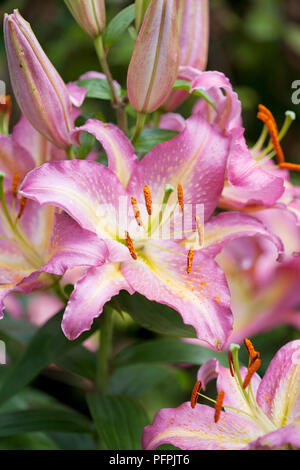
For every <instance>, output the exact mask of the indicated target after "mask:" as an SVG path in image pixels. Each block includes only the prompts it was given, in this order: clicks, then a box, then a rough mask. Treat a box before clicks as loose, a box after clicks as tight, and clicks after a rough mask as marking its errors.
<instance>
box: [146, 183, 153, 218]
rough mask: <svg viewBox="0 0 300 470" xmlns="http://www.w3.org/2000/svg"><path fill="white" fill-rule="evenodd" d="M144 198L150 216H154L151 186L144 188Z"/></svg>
mask: <svg viewBox="0 0 300 470" xmlns="http://www.w3.org/2000/svg"><path fill="white" fill-rule="evenodd" d="M144 197H145V204H146V209H147V212H148V215H151V214H152V196H151V191H150V188H149V186H147V185H146V186H145V187H144Z"/></svg>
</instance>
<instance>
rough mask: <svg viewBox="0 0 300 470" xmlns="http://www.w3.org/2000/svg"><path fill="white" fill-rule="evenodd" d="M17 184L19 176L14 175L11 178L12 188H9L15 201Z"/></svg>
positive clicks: (17, 174)
mask: <svg viewBox="0 0 300 470" xmlns="http://www.w3.org/2000/svg"><path fill="white" fill-rule="evenodd" d="M19 182H20V175H19V173H15V174H14V176H13V180H12V187H11V190H12V193H13V197H14V198H15V199H16V198H17V196H18V186H19Z"/></svg>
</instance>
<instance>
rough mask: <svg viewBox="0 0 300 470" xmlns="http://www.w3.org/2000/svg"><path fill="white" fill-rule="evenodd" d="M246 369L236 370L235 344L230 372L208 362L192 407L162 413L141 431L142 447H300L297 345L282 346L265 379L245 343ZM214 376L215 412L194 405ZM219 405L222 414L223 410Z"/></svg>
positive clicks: (299, 349)
mask: <svg viewBox="0 0 300 470" xmlns="http://www.w3.org/2000/svg"><path fill="white" fill-rule="evenodd" d="M245 345H246V347H247V351H248V354H249V365H248V368H245V367H242V368H240V367H239V362H238V346H235V345H233V346H232V348H231V354H230V356H229V361H230V363H229V365H230V367H229V369H228V368H225V367H223V366H221V365H220V364H219V363H218V361H217V360H216V359H210V360H209V361H208V362H207V363H205V364H204V365H203V366H202V367H201V368H200V370H199V372H198V381H197V384H196V386H195V388H194V391H193V394H192V399H191V403H189V402H188V403H184V404H182V405H181V406H179V407H178V408H175V409H163V410H160V411H159V412H158V413H157V415H156V417H155V419H154V422H153V424H152V425H151V426H147V427H146V428H145V429H144V432H143V440H142V447H143V449H148V450H151V449H156V448H157V447H158V446H160V445H162V444H172V445H174V446H176V447H179V448H181V449H184V450H229V449H232V450H239V449H240V450H242V449H244V450H256V449H257V450H259V449H260V450H262V449H264V450H275V449H300V409H299V402H300V341H299V340H297V341H292V342H290V343H288V344H286V345H285V346H283V347H282V348H281V349H280V350H279V351H278V352H277V354H276V355H275V357H274V358H273V360H272V361H271V363H270V365H269V367H268V369H267V371H266V373H265V375H264V377H263V379H260V377H259V376H258V374H257V373H256V371H257V369H258V368H259V366H260V363H261V359H260V357H259V353H258V352H257V351H255V349H254V347H253V345H252V344H251V343H250V341H248V340H245ZM215 377H217V390H218V398H217V400H216V402H215V409H213V408H212V407H210V406H206V405H200V404H196V401H197V396H198V395H199V394H200V395H202V393H201V392H200V390H201V388H205V386H206V383H207V382H208V381H209V380H211V379H213V378H215ZM222 407H223V408H224V409H225V411H221V410H222Z"/></svg>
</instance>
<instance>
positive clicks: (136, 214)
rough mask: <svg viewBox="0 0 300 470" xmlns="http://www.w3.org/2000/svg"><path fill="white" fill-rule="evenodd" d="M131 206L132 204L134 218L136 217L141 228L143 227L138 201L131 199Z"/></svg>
mask: <svg viewBox="0 0 300 470" xmlns="http://www.w3.org/2000/svg"><path fill="white" fill-rule="evenodd" d="M131 204H132V208H133V212H134V217H135V219H136V221H137V223H138V225H139V226H140V227H141V226H142V225H143V223H142V219H141V213H140V209H139V206H138V203H137V201H136V199H135V198H134V197H132V198H131Z"/></svg>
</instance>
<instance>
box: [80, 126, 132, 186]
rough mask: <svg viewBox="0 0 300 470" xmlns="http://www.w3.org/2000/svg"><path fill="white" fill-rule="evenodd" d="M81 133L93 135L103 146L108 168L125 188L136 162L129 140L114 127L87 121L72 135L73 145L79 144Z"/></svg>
mask: <svg viewBox="0 0 300 470" xmlns="http://www.w3.org/2000/svg"><path fill="white" fill-rule="evenodd" d="M83 131H86V132H89V133H90V134H93V135H94V136H95V137H96V139H97V140H98V141H99V142H100V143H101V144H102V145H103V148H104V150H105V152H106V154H107V159H108V168H110V170H111V171H113V172H114V173H115V174H116V176H117V177H118V178H119V180H120V181H121V183H122V184H123V186H124V187H125V188H126V186H127V184H128V181H129V178H130V175H131V173H132V171H133V169H134V168H135V165H136V163H137V161H138V160H137V157H136V156H135V155H134V148H133V146H132V144H131V142H130V140H129V139H128V138H127V137H126V136H125V134H123V132H122V131H120V129H119V128H118V127H116V126H115V125H113V124H106V123H103V122H100V121H97V120H95V119H89V120H88V121H87V122H86V123H85V124H84V125H83V126H82V127H79V128H77V129H76V130H75V131H74V132H73V133H72V139H73V140H74V143H77V144H79V143H80V134H81V132H83Z"/></svg>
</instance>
